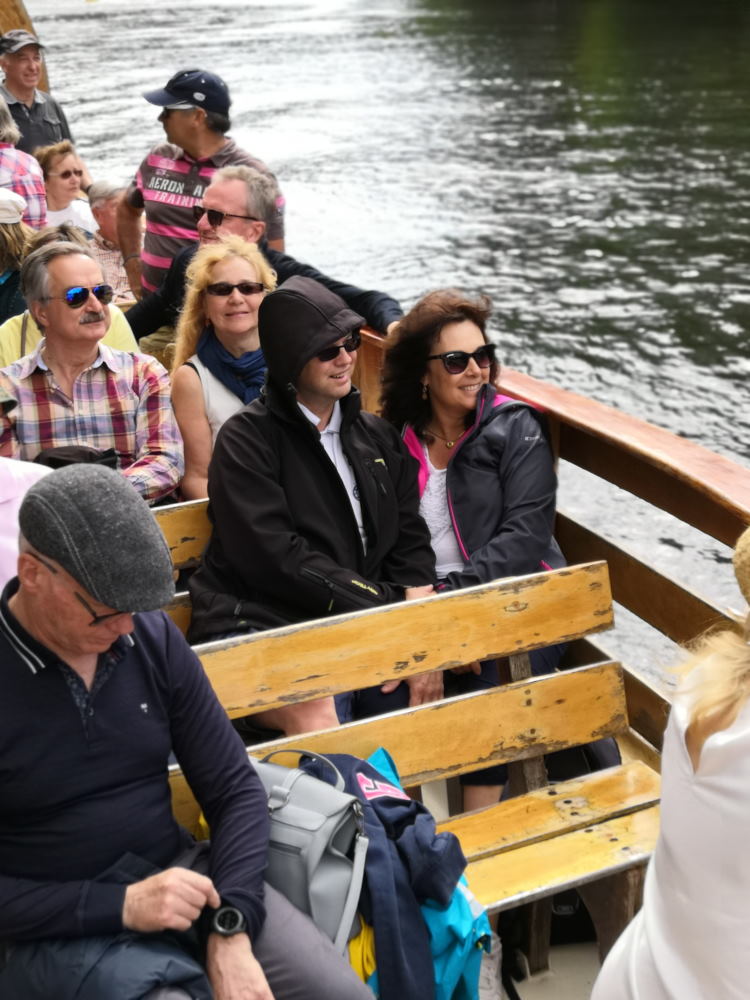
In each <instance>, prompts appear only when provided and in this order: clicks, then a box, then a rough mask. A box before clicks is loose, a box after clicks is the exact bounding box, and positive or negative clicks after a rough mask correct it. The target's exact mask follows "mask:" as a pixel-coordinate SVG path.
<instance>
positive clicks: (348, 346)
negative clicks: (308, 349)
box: [315, 330, 362, 361]
mask: <svg viewBox="0 0 750 1000" xmlns="http://www.w3.org/2000/svg"><path fill="white" fill-rule="evenodd" d="M361 343H362V335H361V334H360V332H359V330H354V332H353V333H350V334H349V336H348V337H347V338H346V340H345V341H344V343H343V344H334V345H333V347H326V349H325V350H324V351H320V352H319V353H318V354H316V355H315V357H316V358H317V359H318V361H333V359H334V358H337V357H338V356H339V351H346V353H347V354H353V353H354V351H356V350H357V349H358V348H359V345H360V344H361Z"/></svg>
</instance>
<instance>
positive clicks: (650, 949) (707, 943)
mask: <svg viewBox="0 0 750 1000" xmlns="http://www.w3.org/2000/svg"><path fill="white" fill-rule="evenodd" d="M734 568H735V573H736V576H737V582H738V584H739V587H740V590H741V591H742V594H743V596H744V598H745V601H747V602H748V603H750V529H747V530H746V531H745V532H744V533H743V534H742V536H741V537H740V539H739V541H738V542H737V546H736V548H735V552H734ZM661 775H662V783H661V828H660V831H659V839H658V841H657V844H656V848H655V850H654V854H653V857H652V859H651V862H650V864H649V867H648V871H647V873H646V883H645V887H644V892H643V906H642V908H641V910H640V911H639V912H638V913H637V914H636V916H635V917H634V918H633V920H632V921H631V923H630V924H629V925H628V927H627V928H626V929H625V931H624V932H623V934H622V935H621V936H620V938H619V939H618V940H617V942H616V943H615V945H614V947H613V948H612V950H611V951H610V952H609V954H608V955H607V958H606V959H605V961H604V965H603V966H602V969H601V972H600V973H599V976H598V978H597V980H596V982H595V984H594V991H593V993H592V995H591V1000H685V998H687V997H689V998H691V1000H692V998H695V1000H699V998H700V1000H704V998H705V1000H709V998H710V1000H744V998H745V997H747V996H748V992H749V991H750V986H749V985H748V984H749V983H750V947H748V927H749V926H750V854H749V853H748V843H750V615H748V616H747V618H746V619H745V623H744V626H743V628H742V630H741V631H735V630H734V629H732V630H724V631H720V632H714V633H713V634H709V635H708V636H706V637H704V638H702V639H701V640H699V641H698V642H697V643H696V644H695V645H694V647H693V649H692V655H691V657H690V658H689V659H688V661H687V663H686V665H685V668H684V677H683V680H682V683H681V685H680V687H679V689H678V692H677V695H676V697H675V699H674V702H673V705H672V711H671V713H670V717H669V722H668V723H667V729H666V733H665V736H664V748H663V752H662V758H661Z"/></svg>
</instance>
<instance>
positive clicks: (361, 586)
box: [351, 580, 378, 595]
mask: <svg viewBox="0 0 750 1000" xmlns="http://www.w3.org/2000/svg"><path fill="white" fill-rule="evenodd" d="M351 582H352V584H353V585H354V586H355V587H359V589H360V590H366V591H367V592H368V593H369V594H375V595H377V593H378V592H377V590H376V589H375V588H374V587H370V586H368V585H367V584H366V583H362V581H361V580H352V581H351Z"/></svg>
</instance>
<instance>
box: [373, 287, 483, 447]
mask: <svg viewBox="0 0 750 1000" xmlns="http://www.w3.org/2000/svg"><path fill="white" fill-rule="evenodd" d="M491 310H492V304H491V302H490V300H489V298H488V297H487V296H486V295H481V296H480V297H479V298H477V299H470V298H467V297H466V296H465V295H464V294H463V293H461V292H459V291H457V290H456V289H454V288H443V289H439V290H438V291H435V292H428V293H427V295H425V296H423V297H422V298H421V299H420V300H419V302H417V304H416V305H415V306H413V307H412V308H411V309H410V310H409V312H408V313H407V314H406V316H404V318H403V319H402V320H400V321H399V324H398V327H397V328H396V332H395V335H394V337H393V341H392V342H391V343H390V344H389V346H388V348H387V350H386V353H385V361H384V365H383V389H382V393H381V397H380V401H381V405H382V407H383V410H382V414H383V416H384V417H385V419H386V420H388V421H389V422H390V423H392V424H393V425H394V426H395V427H398V428H399V429H400V428H401V427H402V426H403V425H404V424H411V426H412V427H413V428H414V430H415V431H416V433H417V434H418V435H419V436H420V437H423V436H424V430H425V427H426V426H427V424H428V423H429V422H430V418H431V415H432V408H431V406H430V401H429V399H423V398H422V376H423V375H424V373H425V371H426V370H427V358H428V357H429V356H430V354H432V353H433V349H434V347H435V344H436V342H437V340H438V337H439V336H440V333H441V331H442V329H443V327H445V326H447V325H448V324H449V323H463V322H464V320H467V319H468V320H470V321H471V322H472V323H475V324H476V325H477V326H478V327H479V329H480V330H481V331H482V336H483V337H484V342H485V343H489V338H488V337H487V332H486V327H487V319H488V318H489V315H490V312H491ZM498 367H499V366H498V364H497V362H495V361H493V363H492V367H491V368H490V382H495V381H496V379H497V374H498ZM466 420H467V426H468V424H469V423H471V420H472V414H471V413H468V414H467V415H466Z"/></svg>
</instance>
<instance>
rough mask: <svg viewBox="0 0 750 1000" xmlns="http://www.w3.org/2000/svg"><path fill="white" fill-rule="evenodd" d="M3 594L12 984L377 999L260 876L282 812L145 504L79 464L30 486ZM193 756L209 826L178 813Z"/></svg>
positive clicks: (251, 997) (24, 989) (96, 996)
mask: <svg viewBox="0 0 750 1000" xmlns="http://www.w3.org/2000/svg"><path fill="white" fill-rule="evenodd" d="M19 524H20V528H21V544H20V555H19V557H18V575H17V576H14V578H13V579H11V580H10V581H9V582H8V583H7V585H6V586H5V588H4V590H3V592H2V596H1V597H0V664H2V671H3V681H2V684H3V688H2V690H3V696H2V699H0V734H1V735H0V743H1V745H2V752H3V765H2V768H1V769H0V996H2V997H3V998H4V1000H41V998H45V1000H47V998H52V997H54V998H56V1000H69V998H72V997H76V998H77V1000H103V998H110V997H111V998H115V997H116V998H117V1000H178V998H181V1000H190V998H192V1000H367V997H370V1000H372V993H371V992H370V991H369V989H368V988H367V987H366V986H365V984H364V983H362V982H361V981H360V980H359V979H358V977H357V975H356V974H355V972H354V971H353V969H352V968H351V967H350V966H349V964H348V962H347V960H346V959H345V958H344V956H342V955H340V954H338V953H337V952H336V950H335V949H334V947H333V944H332V943H331V942H330V941H329V940H328V939H327V938H325V937H324V936H323V934H322V933H321V932H320V931H318V930H317V929H316V928H315V926H314V925H313V923H312V921H311V920H310V919H309V917H307V916H306V915H304V914H302V913H301V912H299V911H298V910H296V909H295V908H294V907H293V906H292V904H291V903H289V902H288V901H287V900H286V899H285V898H284V897H283V896H282V895H281V894H280V893H278V892H275V891H274V890H273V889H272V888H271V887H270V886H267V885H264V881H263V872H264V869H265V867H266V859H267V852H268V805H267V801H266V795H265V792H264V790H263V786H262V785H261V783H260V780H259V778H258V777H257V775H256V773H255V771H254V770H253V768H252V767H250V765H249V764H248V760H247V755H246V752H245V749H244V747H243V745H242V742H241V740H240V739H239V738H238V736H237V735H236V733H235V732H234V731H233V729H232V726H231V723H230V722H229V719H228V718H227V715H226V712H225V711H224V709H223V708H222V706H221V704H220V703H219V701H218V700H217V698H216V696H215V694H214V692H213V690H212V688H211V685H210V683H209V680H208V678H207V677H206V675H205V673H204V671H203V668H202V666H201V664H200V661H199V660H198V658H197V656H196V655H195V653H194V652H193V651H192V650H191V649H190V647H189V646H188V644H187V643H186V642H185V639H184V637H183V636H182V635H181V634H180V632H178V630H177V628H176V627H175V626H174V625H173V624H172V622H171V621H170V619H169V617H168V616H167V615H166V614H164V613H163V612H161V611H159V610H158V609H159V608H160V607H162V606H163V605H164V604H166V603H167V602H168V601H169V600H171V598H172V597H173V595H174V585H173V582H172V561H171V558H170V555H169V551H168V549H167V546H166V543H165V541H164V538H163V536H162V534H161V532H160V530H159V527H158V525H157V523H156V521H155V519H154V517H153V515H152V514H151V512H150V511H149V509H148V508H147V506H146V505H145V504H144V503H143V502H142V501H141V499H140V497H138V495H137V494H136V493H135V492H134V491H133V490H132V489H130V487H129V486H128V485H127V484H126V483H125V482H124V480H123V479H122V477H121V476H118V475H117V474H116V473H115V472H113V471H112V470H111V469H106V468H102V467H101V466H93V465H77V466H71V467H69V468H66V469H59V470H56V471H54V472H51V473H50V474H49V475H48V476H45V477H44V478H43V479H41V480H40V481H39V482H38V483H36V484H35V485H34V486H32V487H31V488H30V489H29V490H28V492H27V493H26V496H25V497H24V500H23V502H22V504H21V508H20V511H19ZM170 751H172V752H173V753H174V755H175V756H176V758H177V760H178V762H179V764H180V766H181V767H182V769H183V771H184V773H185V775H186V777H187V780H188V782H189V784H190V787H191V789H192V790H193V793H194V794H195V797H196V799H197V800H198V803H199V804H200V806H201V808H202V810H203V811H204V813H205V815H206V818H207V820H208V822H209V824H210V827H211V842H210V843H208V842H207V841H203V842H200V843H196V842H195V841H194V840H193V838H192V836H191V835H190V834H189V833H188V832H187V831H186V830H185V829H183V828H182V827H180V826H179V825H178V823H177V821H176V820H175V818H174V816H173V813H172V807H171V800H170V792H169V783H168V781H167V767H168V763H169V757H170Z"/></svg>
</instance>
